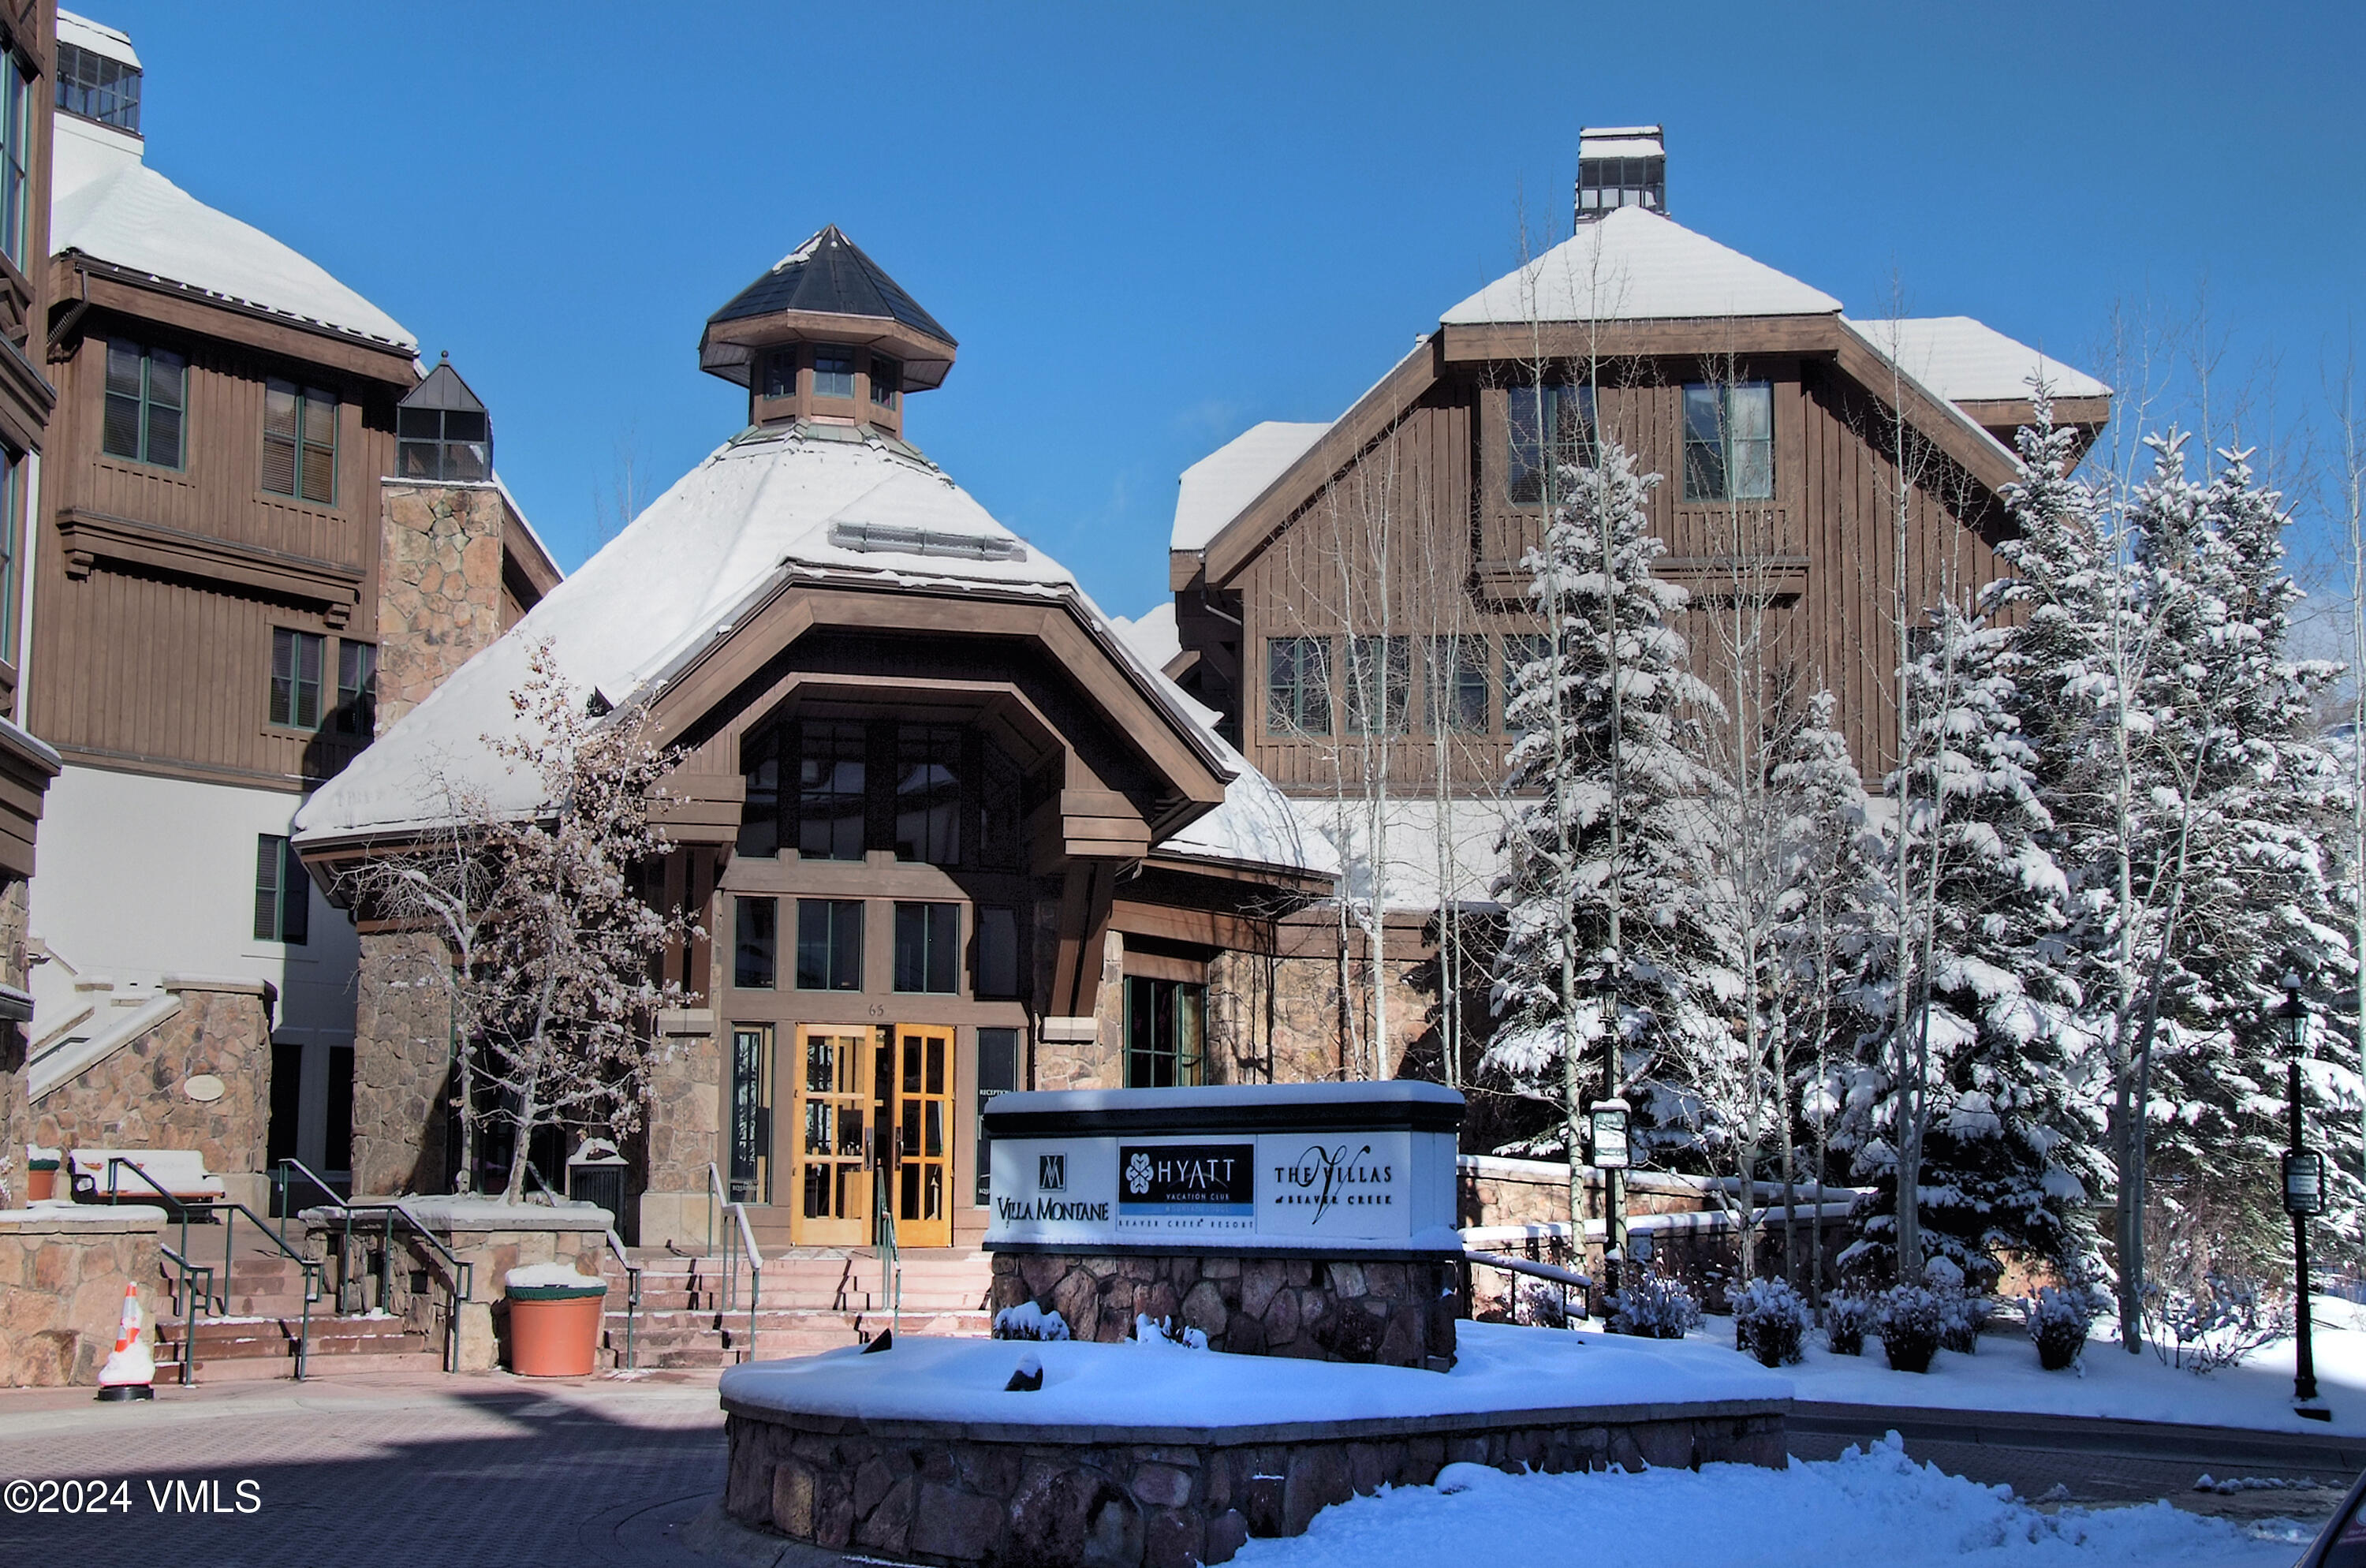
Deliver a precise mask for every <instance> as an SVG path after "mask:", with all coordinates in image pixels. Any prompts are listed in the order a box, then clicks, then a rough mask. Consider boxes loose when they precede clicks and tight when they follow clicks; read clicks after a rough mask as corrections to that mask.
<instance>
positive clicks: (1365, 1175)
mask: <svg viewBox="0 0 2366 1568" xmlns="http://www.w3.org/2000/svg"><path fill="white" fill-rule="evenodd" d="M1395 1180H1396V1167H1394V1166H1392V1165H1381V1164H1380V1163H1379V1162H1377V1161H1375V1160H1374V1159H1373V1158H1372V1145H1369V1144H1366V1145H1363V1146H1362V1147H1361V1148H1351V1147H1350V1146H1349V1145H1346V1144H1341V1145H1337V1146H1336V1147H1335V1148H1327V1149H1326V1148H1324V1146H1323V1145H1321V1144H1309V1145H1306V1150H1305V1152H1304V1153H1303V1154H1301V1155H1300V1156H1298V1158H1297V1159H1296V1160H1294V1161H1292V1162H1291V1163H1290V1164H1288V1165H1278V1166H1275V1167H1274V1168H1273V1184H1274V1187H1275V1188H1276V1191H1275V1193H1274V1196H1273V1201H1275V1202H1276V1203H1277V1204H1284V1205H1290V1206H1292V1207H1309V1208H1312V1209H1313V1211H1314V1213H1313V1215H1312V1216H1310V1218H1309V1223H1310V1224H1321V1223H1322V1222H1323V1216H1324V1215H1325V1214H1327V1213H1330V1212H1331V1211H1332V1209H1333V1208H1335V1207H1337V1208H1349V1209H1359V1208H1387V1207H1393V1206H1394V1205H1395V1203H1396V1201H1397V1195H1396V1194H1395V1193H1394V1192H1392V1191H1387V1190H1375V1189H1386V1188H1388V1187H1389V1186H1391V1184H1392V1183H1393V1182H1394V1181H1395Z"/></svg>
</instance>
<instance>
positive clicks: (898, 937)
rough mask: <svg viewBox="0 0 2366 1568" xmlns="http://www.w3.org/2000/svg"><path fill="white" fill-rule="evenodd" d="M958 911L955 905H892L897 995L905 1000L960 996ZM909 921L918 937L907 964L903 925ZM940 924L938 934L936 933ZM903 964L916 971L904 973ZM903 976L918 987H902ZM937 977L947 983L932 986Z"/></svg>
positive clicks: (904, 902)
mask: <svg viewBox="0 0 2366 1568" xmlns="http://www.w3.org/2000/svg"><path fill="white" fill-rule="evenodd" d="M961 910H962V907H961V906H960V905H959V904H956V903H950V902H945V901H942V900H927V899H906V898H899V899H897V900H896V915H895V920H896V931H895V964H894V975H893V980H894V988H895V990H896V994H897V995H899V996H907V997H957V996H959V995H961V972H962V961H961V960H962V942H961V936H962V931H961V928H962V919H961ZM913 920H917V921H918V925H917V926H916V927H913V928H912V929H913V930H915V931H917V933H918V939H919V946H918V952H917V953H916V954H914V955H913V957H912V958H910V959H909V960H907V947H906V931H907V922H910V921H913ZM940 924H941V925H942V930H941V931H940V929H939V928H940ZM940 954H941V955H942V956H940ZM907 964H917V966H918V967H917V970H911V969H907ZM907 973H910V974H913V975H914V976H915V977H916V978H917V979H918V981H919V983H918V984H917V985H909V986H907V985H906V984H905V983H904V982H905V979H906V976H907ZM939 978H943V979H945V980H946V981H948V982H949V983H948V984H945V985H941V986H940V985H937V984H935V983H934V982H935V981H936V980H938V979H939Z"/></svg>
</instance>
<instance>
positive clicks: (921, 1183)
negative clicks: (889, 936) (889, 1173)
mask: <svg viewBox="0 0 2366 1568" xmlns="http://www.w3.org/2000/svg"><path fill="white" fill-rule="evenodd" d="M895 1049H896V1074H895V1078H894V1082H895V1085H896V1245H898V1246H900V1247H951V1246H952V1240H953V1216H952V1196H951V1194H952V1144H951V1140H950V1139H949V1138H948V1137H947V1136H946V1129H947V1127H949V1126H950V1125H951V1124H952V1089H953V1032H952V1028H951V1027H950V1026H947V1025H942V1024H919V1023H907V1024H899V1025H897V1026H896V1046H895Z"/></svg>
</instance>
